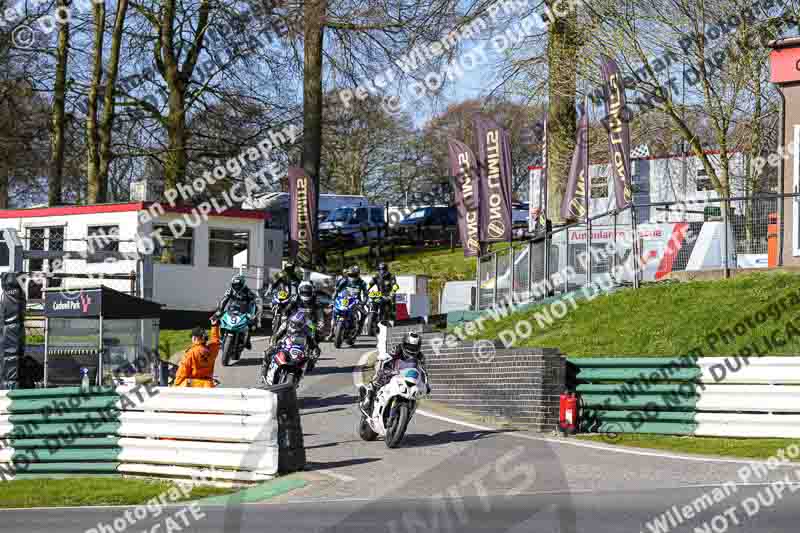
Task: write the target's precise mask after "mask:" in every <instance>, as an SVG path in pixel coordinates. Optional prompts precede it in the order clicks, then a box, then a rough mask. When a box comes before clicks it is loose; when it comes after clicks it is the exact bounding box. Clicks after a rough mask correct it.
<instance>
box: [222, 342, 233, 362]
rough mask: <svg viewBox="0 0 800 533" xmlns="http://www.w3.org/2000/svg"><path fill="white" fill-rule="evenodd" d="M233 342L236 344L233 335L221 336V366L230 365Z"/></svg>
mask: <svg viewBox="0 0 800 533" xmlns="http://www.w3.org/2000/svg"><path fill="white" fill-rule="evenodd" d="M234 344H236V338H235V337H234V336H232V335H226V336H225V337H223V338H222V366H231V359H232V358H233V356H234V353H233V351H234Z"/></svg>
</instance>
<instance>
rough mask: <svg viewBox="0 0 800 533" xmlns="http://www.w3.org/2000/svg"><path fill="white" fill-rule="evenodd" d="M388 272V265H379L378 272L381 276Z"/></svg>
mask: <svg viewBox="0 0 800 533" xmlns="http://www.w3.org/2000/svg"><path fill="white" fill-rule="evenodd" d="M387 270H389V269H388V268H386V263H378V272H380V273H381V274H383V273H384V272H386V271H387Z"/></svg>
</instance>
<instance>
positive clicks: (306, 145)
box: [302, 0, 328, 235]
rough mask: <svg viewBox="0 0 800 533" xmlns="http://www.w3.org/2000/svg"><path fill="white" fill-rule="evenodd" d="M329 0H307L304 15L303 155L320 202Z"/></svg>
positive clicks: (306, 172) (303, 163)
mask: <svg viewBox="0 0 800 533" xmlns="http://www.w3.org/2000/svg"><path fill="white" fill-rule="evenodd" d="M327 9H328V2H327V0H307V1H306V3H305V8H304V13H303V18H304V19H305V28H304V33H305V35H304V37H305V39H304V54H303V158H302V165H303V170H304V172H305V174H306V175H307V176H308V177H309V178H310V179H311V180H312V182H313V183H314V185H315V189H316V196H317V197H316V205H319V185H320V183H319V168H320V159H321V156H322V45H323V41H324V36H325V13H326V11H327ZM318 226H319V220H318V219H316V218H315V219H314V235H317V234H318Z"/></svg>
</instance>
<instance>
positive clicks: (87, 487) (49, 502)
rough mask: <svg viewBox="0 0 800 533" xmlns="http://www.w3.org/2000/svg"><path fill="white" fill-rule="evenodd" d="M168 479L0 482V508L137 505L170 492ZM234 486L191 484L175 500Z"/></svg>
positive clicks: (222, 491) (217, 492) (225, 490)
mask: <svg viewBox="0 0 800 533" xmlns="http://www.w3.org/2000/svg"><path fill="white" fill-rule="evenodd" d="M175 486H176V485H175V484H174V483H171V482H168V481H150V480H145V479H123V478H121V477H117V476H108V477H67V478H63V479H52V478H48V479H18V480H14V481H6V482H4V483H0V508H9V507H15V508H19V507H80V506H86V505H137V504H141V503H145V502H146V501H148V500H150V499H151V498H157V497H158V496H159V495H160V494H163V493H165V492H167V493H168V492H169V490H170V489H171V488H174V487H175ZM235 490H236V489H231V488H220V487H210V486H200V485H198V486H194V487H192V490H191V492H190V493H189V494H188V496H186V497H184V496H183V494H184V493H183V492H181V491H177V492H178V493H179V494H180V495H181V498H180V499H179V500H178V501H186V500H196V499H198V498H207V497H210V496H220V495H223V494H230V493H231V492H234V491H235Z"/></svg>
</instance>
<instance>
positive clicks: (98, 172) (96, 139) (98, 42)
mask: <svg viewBox="0 0 800 533" xmlns="http://www.w3.org/2000/svg"><path fill="white" fill-rule="evenodd" d="M92 11H93V14H94V61H93V64H92V80H91V85H90V86H89V98H88V102H87V113H86V151H87V162H86V179H87V181H88V197H87V202H88V203H90V204H94V203H99V202H105V201H106V200H107V189H108V172H109V167H110V165H111V158H112V153H111V136H112V131H113V127H114V119H115V111H114V106H115V93H116V84H117V74H118V72H119V57H120V50H121V48H122V37H123V29H124V27H125V16H126V14H127V11H128V0H117V12H116V16H115V19H114V27H113V30H112V34H111V39H112V40H111V57H110V59H109V67H108V73H107V74H106V76H105V80H104V79H103V52H104V48H103V42H104V38H105V33H106V4H105V0H102V1H100V2H94V3H93V6H92ZM101 90H102V91H103V93H104V95H103V114H102V118H101V120H100V122H99V123H98V119H97V113H98V103H99V96H100V91H101Z"/></svg>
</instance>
